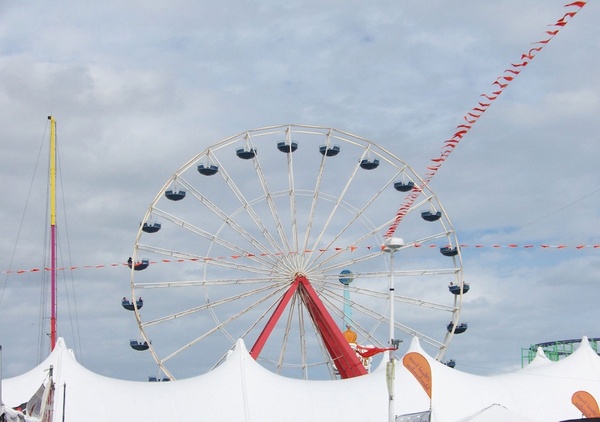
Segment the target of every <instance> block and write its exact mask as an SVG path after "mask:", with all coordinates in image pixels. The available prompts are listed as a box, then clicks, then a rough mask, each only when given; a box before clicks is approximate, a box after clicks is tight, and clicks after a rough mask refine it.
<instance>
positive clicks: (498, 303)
mask: <svg viewBox="0 0 600 422" xmlns="http://www.w3.org/2000/svg"><path fill="white" fill-rule="evenodd" d="M564 4H565V1H563V0H528V1H526V2H523V1H517V0H502V1H497V2H482V1H475V0H466V1H447V0H432V1H428V2H397V1H378V2H364V1H355V0H346V1H337V0H335V1H331V2H317V1H294V0H292V1H287V2H284V4H282V3H281V2H275V1H259V2H243V1H233V2H217V1H205V2H192V1H169V2H160V1H143V2H142V1H128V2H123V1H119V2H117V1H111V0H109V1H104V2H67V1H64V0H58V1H53V2H50V3H49V2H42V1H28V2H20V1H11V0H9V1H3V2H1V3H0V108H1V110H2V113H1V114H0V127H2V130H1V132H0V139H1V144H0V148H1V151H2V153H1V155H0V160H1V161H0V172H1V177H0V183H1V184H2V191H3V195H2V199H1V200H0V201H1V202H0V204H1V207H0V221H1V222H2V237H1V238H0V271H2V274H0V275H1V279H0V288H1V291H0V298H1V302H0V344H1V345H2V347H3V360H2V363H3V375H4V376H5V377H11V376H15V375H19V374H21V373H23V372H25V371H27V370H28V369H30V368H32V367H33V366H34V365H36V364H37V363H38V358H39V357H40V353H38V351H37V345H38V331H39V325H40V321H39V304H40V300H41V299H40V283H41V279H40V274H39V273H31V272H28V273H25V274H14V273H13V274H7V271H8V270H13V271H15V270H21V269H31V268H36V267H42V266H43V265H44V264H43V249H44V245H45V243H46V242H47V241H46V240H45V238H44V226H45V224H46V223H45V215H44V214H45V191H46V187H45V186H44V184H43V183H44V180H45V173H44V172H45V171H46V168H47V164H46V160H47V159H46V158H44V157H45V156H44V154H46V151H45V148H46V147H47V143H45V142H46V139H47V136H48V132H47V125H48V122H47V116H48V115H50V114H52V115H53V116H55V118H56V119H57V121H58V134H59V143H60V146H59V148H60V167H61V172H60V177H61V182H62V188H61V189H62V190H64V195H61V198H64V199H61V201H60V204H59V206H60V207H61V208H63V209H65V210H66V218H65V216H64V215H61V217H60V219H59V225H61V229H62V230H64V229H65V228H68V236H67V233H65V232H64V231H61V239H60V244H61V251H60V253H61V256H62V259H63V260H65V261H66V262H67V263H68V265H75V266H83V265H92V266H94V265H107V264H111V263H121V262H124V261H125V260H126V258H127V257H128V256H130V255H131V250H132V247H133V244H134V241H135V236H136V233H137V225H138V222H139V221H140V220H141V218H142V217H143V215H144V213H145V211H146V208H147V207H148V205H149V204H150V203H151V201H152V199H153V198H154V196H155V195H156V193H157V192H158V191H159V190H160V189H161V187H162V186H163V184H164V183H165V181H166V180H167V179H168V178H169V177H170V175H171V174H172V173H173V172H174V171H175V170H177V169H178V168H179V167H180V166H181V165H182V164H183V163H184V162H186V161H187V160H188V159H190V158H191V157H193V156H194V155H195V154H197V153H198V152H200V151H201V150H203V149H204V148H206V147H208V146H209V145H211V144H214V143H216V142H217V141H219V140H221V139H223V138H226V137H228V136H231V135H234V134H236V133H239V132H242V131H244V130H247V129H253V128H258V127H263V126H268V125H278V124H285V123H298V124H311V125H321V126H328V127H333V128H337V129H341V130H344V131H348V132H350V133H354V134H356V135H359V136H362V137H364V138H367V139H369V140H371V141H373V142H375V143H377V144H379V145H381V146H382V147H384V148H386V149H388V150H390V151H392V152H393V153H395V154H396V155H398V156H399V157H400V158H401V159H403V160H404V161H406V162H408V163H409V164H410V165H411V166H412V168H414V169H415V170H416V171H417V172H419V173H420V174H422V175H425V174H426V173H427V169H426V167H427V166H429V165H431V162H430V159H431V158H434V157H437V156H439V153H440V150H441V148H442V146H443V143H444V141H445V140H447V139H449V138H450V137H451V136H452V135H453V134H454V133H455V132H456V126H457V125H460V124H462V123H464V120H463V116H464V115H465V113H467V112H468V111H469V110H470V109H471V108H473V107H475V106H477V103H478V101H481V100H482V98H483V97H481V96H480V95H481V94H483V93H490V92H492V91H493V90H494V86H492V83H493V82H494V81H495V80H496V78H497V77H498V76H500V75H501V74H502V73H503V72H504V70H505V69H507V68H509V67H510V64H511V63H518V62H519V60H520V58H521V54H522V53H524V52H527V51H529V49H530V48H532V47H533V45H532V43H534V42H536V41H539V40H542V39H545V38H547V35H546V34H545V31H547V30H550V29H555V27H548V26H547V25H548V24H551V23H554V22H556V21H557V20H558V19H559V18H561V17H562V16H563V14H564V13H565V12H566V11H567V10H566V9H565V8H564V7H563V6H564ZM569 10H573V8H571V9H569ZM599 20H600V7H599V5H598V4H597V2H594V1H590V2H589V3H588V4H587V5H586V6H585V7H584V8H583V9H582V10H581V12H580V13H578V14H577V15H576V16H575V18H574V19H572V20H571V21H570V22H569V24H568V25H567V26H565V27H564V28H563V29H561V31H560V33H559V34H558V35H557V36H556V37H554V39H553V40H552V41H551V42H550V43H549V44H548V45H546V46H545V48H544V49H543V50H542V51H541V52H540V53H539V54H538V55H537V56H536V58H535V59H534V60H533V61H532V62H531V63H530V64H529V65H528V66H527V67H526V68H525V69H524V70H523V71H522V72H521V74H520V75H518V77H516V78H515V79H514V81H513V82H512V83H511V85H510V86H509V87H508V88H507V89H506V90H505V91H504V92H503V94H502V95H501V96H500V97H499V98H498V99H497V100H496V101H495V102H494V103H493V105H492V106H490V107H489V108H488V110H487V111H486V112H485V114H484V115H483V116H482V117H481V118H480V119H479V120H478V121H477V123H476V124H475V125H474V127H473V129H472V130H471V131H470V132H469V133H468V135H467V136H466V137H465V138H464V140H462V141H461V143H460V144H459V146H458V147H457V148H456V149H455V150H454V152H453V153H452V154H451V156H450V157H449V158H448V159H447V160H446V161H445V162H444V164H443V165H442V167H441V168H440V170H439V171H438V172H437V174H436V175H435V177H434V178H433V179H432V181H431V183H430V187H431V189H433V190H434V192H435V193H436V194H437V196H438V198H439V199H440V201H441V202H442V204H443V205H444V208H445V209H446V211H447V213H448V215H449V217H450V219H451V220H452V222H453V224H454V227H455V229H456V232H457V235H458V238H459V241H460V243H462V244H464V245H465V246H464V247H463V249H462V254H463V263H464V273H465V279H466V280H467V281H468V282H470V283H471V291H470V292H469V293H468V295H466V296H465V303H464V306H463V320H464V321H467V322H468V323H469V326H470V328H469V330H468V331H467V332H466V333H465V334H462V335H460V336H457V337H455V339H454V341H453V343H452V345H451V347H450V350H449V352H448V354H447V357H448V358H454V359H456V361H457V369H460V370H463V371H467V372H473V373H478V374H498V373H503V372H505V371H510V370H514V369H517V368H520V366H521V348H522V347H527V346H529V345H530V344H532V343H539V342H545V341H550V340H564V339H573V338H580V337H581V336H588V337H600V329H599V328H598V323H597V321H598V311H597V309H598V307H597V304H598V303H599V302H600V289H598V285H597V283H598V274H599V273H600V259H599V255H598V254H599V253H600V248H593V247H591V245H598V244H600V238H599V236H598V227H600V214H599V209H600V187H599V185H598V181H597V180H598V173H599V172H598V169H597V163H598V162H599V161H600V152H599V151H598V148H597V146H598V139H597V138H598V133H599V132H600V119H599V118H598V112H599V110H600V107H599V105H600V82H599V79H598V75H599V74H600V55H599V54H598V53H599V51H600V49H599V47H600V45H599V44H600V34H599V29H598V25H597V23H598V21H599ZM40 154H41V156H40ZM36 163H38V164H37V167H36ZM36 168H37V170H36ZM32 182H33V183H32ZM28 198H29V199H28ZM26 204H27V206H26ZM399 205H400V204H390V209H389V213H390V215H393V214H394V213H395V212H396V210H397V208H398V206H399ZM61 213H62V211H61ZM400 230H401V229H400ZM67 240H68V242H67ZM510 244H514V245H518V247H513V248H509V247H506V245H510ZM475 245H480V246H481V247H477V248H476V247H475ZM494 245H501V246H502V247H494ZM525 245H531V246H532V247H527V248H526V247H524V246H525ZM542 245H551V246H557V245H564V246H565V247H564V248H556V247H549V248H544V247H542ZM580 245H586V247H582V248H577V246H580ZM128 289H129V273H128V271H127V269H126V268H123V267H110V266H109V267H106V268H101V269H77V270H74V271H71V272H69V274H66V279H65V280H64V281H62V279H61V282H60V286H59V296H60V301H61V305H60V306H61V307H60V318H61V319H60V323H59V334H60V335H61V336H63V337H65V339H66V341H67V344H68V346H69V347H72V348H73V349H75V353H76V355H77V357H78V359H79V360H80V362H82V363H83V364H84V366H86V367H87V368H89V369H90V370H92V371H94V372H97V373H100V374H103V375H107V376H112V377H118V378H125V379H132V380H144V379H145V378H146V376H147V375H148V374H151V373H153V372H154V364H153V361H152V360H151V357H150V356H149V355H148V354H143V353H137V352H134V351H133V350H131V349H130V348H129V344H128V341H129V339H130V338H135V337H136V336H137V334H136V333H137V328H136V325H135V321H134V318H133V316H132V314H130V313H127V312H126V311H124V310H123V309H122V308H121V307H120V299H121V297H123V296H124V295H127V294H128ZM399 318H401V316H399ZM71 321H73V322H71ZM41 323H42V324H47V321H43V322H41ZM46 353H47V350H43V351H41V355H42V357H43V356H45V354H46Z"/></svg>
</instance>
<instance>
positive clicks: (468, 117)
mask: <svg viewBox="0 0 600 422" xmlns="http://www.w3.org/2000/svg"><path fill="white" fill-rule="evenodd" d="M586 3H587V1H575V2H572V3H568V4H566V5H565V6H564V7H573V8H575V10H572V11H568V12H567V13H565V14H564V15H563V16H562V17H561V18H560V19H558V20H557V21H556V22H555V23H553V24H550V25H548V26H551V27H553V29H551V30H548V31H546V32H545V34H546V35H548V36H549V37H548V38H545V39H542V40H539V41H536V42H534V43H533V45H537V47H533V48H531V49H529V51H528V52H527V53H523V54H522V55H521V62H520V63H516V64H513V63H511V68H509V69H506V70H505V71H504V72H503V74H502V75H500V76H499V77H497V78H496V80H495V81H494V82H493V83H492V86H494V87H498V88H499V89H498V90H496V91H492V92H491V94H488V93H483V94H481V95H480V96H481V97H484V98H485V99H487V100H488V101H489V102H487V103H482V102H481V101H480V102H478V107H473V108H472V109H471V110H469V111H468V112H467V113H466V114H465V115H464V116H463V119H464V120H465V121H466V122H467V123H468V124H464V123H463V124H460V125H458V126H457V127H456V128H457V129H459V130H458V131H457V132H455V133H454V135H452V137H451V138H450V139H448V140H446V141H445V142H444V146H443V148H442V153H441V155H440V157H439V158H434V159H432V160H431V161H434V162H436V163H438V164H437V165H436V166H428V167H427V170H430V172H428V173H427V174H426V175H425V178H424V179H423V186H421V187H420V188H417V186H415V188H414V189H413V193H411V194H409V195H407V196H406V197H405V198H404V202H405V204H407V205H408V206H402V207H401V208H400V209H399V210H398V211H397V212H396V216H395V217H394V220H393V222H392V224H391V225H390V227H389V228H388V230H387V231H386V233H385V235H384V237H385V238H390V237H392V236H393V235H394V233H395V232H396V229H397V228H398V225H399V224H400V222H401V221H402V219H403V218H404V216H405V215H406V212H407V210H408V209H409V208H410V207H411V206H412V204H413V203H414V202H415V201H416V199H417V198H418V196H419V194H418V192H420V191H421V190H422V189H423V187H425V186H426V185H428V184H429V182H430V181H431V179H432V178H433V177H434V176H435V175H436V173H437V172H438V170H439V169H440V167H441V163H442V162H443V161H444V160H445V159H446V158H447V157H448V155H450V153H451V152H452V151H454V149H455V148H456V146H457V145H458V143H459V142H460V141H461V140H462V139H464V137H465V136H466V135H467V134H468V132H469V131H470V130H471V128H472V127H473V125H474V124H475V123H477V121H478V120H479V118H480V117H481V116H482V115H483V113H485V111H486V110H487V109H488V107H490V106H491V105H492V103H493V102H494V101H495V100H496V99H497V98H498V97H499V96H500V94H502V93H503V92H504V90H505V89H506V88H507V87H508V86H509V84H510V83H511V82H512V81H513V80H514V79H515V78H516V77H517V76H518V75H519V74H520V72H521V70H522V69H520V68H523V67H525V66H527V65H528V64H529V62H531V60H533V59H534V57H535V56H536V55H537V53H539V52H540V51H542V49H543V48H544V47H545V46H546V45H548V43H549V42H550V41H551V40H552V39H553V38H554V37H555V36H556V35H557V34H558V32H559V31H560V29H561V28H563V27H564V26H565V25H566V24H567V22H569V21H570V20H571V19H572V18H573V17H574V16H575V15H576V14H577V12H579V11H580V10H581V8H582V7H583V6H585V5H586Z"/></svg>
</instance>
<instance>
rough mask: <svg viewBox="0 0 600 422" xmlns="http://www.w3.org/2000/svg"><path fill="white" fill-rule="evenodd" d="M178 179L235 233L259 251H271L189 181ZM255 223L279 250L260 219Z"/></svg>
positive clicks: (274, 247)
mask: <svg viewBox="0 0 600 422" xmlns="http://www.w3.org/2000/svg"><path fill="white" fill-rule="evenodd" d="M178 180H179V182H180V183H181V184H182V185H183V186H184V187H185V188H186V189H188V190H189V191H190V192H191V193H192V195H194V196H195V197H196V199H197V200H198V201H200V202H201V203H202V204H203V205H204V206H206V207H207V208H208V209H209V210H210V211H211V212H212V213H213V214H215V215H216V216H217V217H219V218H220V219H221V221H223V223H224V224H226V225H228V226H229V227H231V228H232V229H233V230H234V231H235V232H236V233H238V234H240V235H241V236H243V237H244V238H245V239H246V240H247V241H248V242H250V243H251V244H252V245H253V246H256V247H257V248H259V250H260V251H261V252H263V253H269V252H272V251H271V250H269V249H268V248H267V247H266V246H264V245H262V244H261V243H260V242H258V241H257V240H256V238H255V237H253V236H252V235H251V234H249V233H248V231H247V230H245V229H244V228H243V227H241V226H240V225H239V224H237V223H236V222H235V220H233V219H231V218H230V216H228V215H227V213H226V212H224V211H223V210H221V208H219V207H218V206H217V205H215V204H214V203H213V202H212V201H210V200H209V199H208V198H206V197H205V196H204V195H202V194H201V193H200V192H199V191H198V190H197V189H196V188H195V187H194V186H192V185H191V184H190V183H188V182H187V181H185V180H184V179H178ZM255 222H256V221H255ZM257 223H258V224H260V226H261V228H262V234H263V236H264V237H265V238H266V240H267V241H268V242H269V243H270V244H271V247H272V248H273V249H274V250H277V251H280V252H281V250H280V247H279V245H278V244H277V242H276V241H275V239H273V237H272V236H271V235H270V232H269V231H268V230H267V229H266V228H265V227H264V226H263V225H262V223H260V221H258V222H257Z"/></svg>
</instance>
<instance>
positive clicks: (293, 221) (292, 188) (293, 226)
mask: <svg viewBox="0 0 600 422" xmlns="http://www.w3.org/2000/svg"><path fill="white" fill-rule="evenodd" d="M286 140H287V142H288V145H290V149H291V145H292V142H293V140H292V135H291V130H290V129H288V130H287V131H286ZM286 155H287V163H288V187H289V190H290V217H291V222H290V223H291V231H292V245H293V246H292V248H293V249H291V250H294V251H298V250H299V244H298V217H297V215H296V212H297V211H296V184H295V180H294V176H295V172H294V159H293V154H292V153H291V151H290V152H289V153H287V154H286ZM284 233H285V232H284ZM288 248H289V246H288Z"/></svg>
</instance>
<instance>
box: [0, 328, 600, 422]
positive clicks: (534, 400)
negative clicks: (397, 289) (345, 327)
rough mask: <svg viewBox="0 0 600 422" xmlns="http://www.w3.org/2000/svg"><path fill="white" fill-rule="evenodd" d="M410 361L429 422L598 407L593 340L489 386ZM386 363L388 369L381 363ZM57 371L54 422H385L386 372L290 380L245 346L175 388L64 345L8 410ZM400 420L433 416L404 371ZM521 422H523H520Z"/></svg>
mask: <svg viewBox="0 0 600 422" xmlns="http://www.w3.org/2000/svg"><path fill="white" fill-rule="evenodd" d="M409 351H412V352H417V353H420V354H422V355H424V356H425V357H426V358H427V360H428V361H429V364H430V366H431V372H432V397H433V400H432V402H431V408H432V417H431V420H432V421H443V422H454V421H477V420H486V421H495V420H511V421H548V420H553V421H559V420H564V419H573V418H579V417H581V412H580V411H579V410H577V408H576V407H575V406H574V405H573V404H572V403H571V396H572V395H573V393H575V392H576V391H579V390H585V391H588V392H589V393H590V394H592V396H594V397H600V357H599V356H598V355H597V354H596V353H595V352H594V350H592V348H591V347H590V345H589V343H588V341H587V339H586V338H583V340H582V342H581V345H580V347H579V348H578V349H577V350H576V351H575V352H574V353H573V354H572V355H570V356H569V357H567V358H564V359H563V360H561V361H559V362H551V361H550V360H548V359H547V358H546V357H545V356H543V353H538V356H537V357H536V359H535V360H534V361H533V362H532V363H531V364H530V365H529V366H528V367H526V368H524V369H522V370H520V371H516V372H514V373H510V374H505V375H501V376H493V377H482V376H477V375H472V374H468V373H464V372H461V371H459V370H457V369H452V368H449V367H448V366H446V365H444V364H441V363H439V362H437V361H435V360H434V359H433V358H431V357H429V356H427V355H426V354H425V352H424V351H423V350H422V349H421V347H420V345H419V343H418V341H417V340H416V339H415V340H413V342H412V344H411V347H410V349H409ZM384 361H385V360H384ZM50 365H52V366H53V373H54V381H55V383H56V384H55V385H56V394H55V413H54V414H55V416H54V420H57V421H60V420H62V406H63V398H64V397H65V394H64V391H65V386H66V403H65V409H66V410H65V420H66V421H82V420H85V421H91V422H93V421H106V420H111V421H131V420H210V421H261V422H268V421H281V420H286V421H306V420H344V421H361V422H365V421H383V420H387V417H388V394H387V386H386V374H385V365H381V366H380V367H379V368H376V369H375V370H374V371H372V372H371V373H370V374H368V375H365V376H362V377H358V378H353V379H347V380H337V381H305V380H296V379H290V378H284V377H281V376H278V375H276V374H273V373H271V372H269V371H268V370H266V369H264V368H263V367H261V366H260V365H259V364H258V363H257V362H255V361H254V360H253V359H252V358H251V357H250V355H249V354H248V351H247V350H246V347H245V345H244V343H243V342H242V341H241V340H240V341H238V343H237V344H236V347H235V350H234V351H233V352H232V353H231V354H230V356H229V357H228V359H227V360H226V361H225V362H224V363H223V364H221V365H220V366H219V367H217V368H216V369H214V370H213V371H211V372H209V373H207V374H204V375H201V376H197V377H194V378H189V379H184V380H178V381H173V382H134V381H123V380H117V379H112V378H107V377H104V376H101V375H98V374H95V373H93V372H91V371H89V370H87V369H86V368H84V367H83V366H81V365H80V364H79V363H78V362H77V361H76V360H75V359H74V357H73V355H72V353H71V352H70V351H69V350H68V349H67V347H66V345H65V343H64V340H62V339H59V341H58V343H57V347H56V348H55V350H54V351H53V352H52V353H51V354H50V356H49V357H48V358H47V359H46V360H45V361H44V362H43V363H42V364H41V365H39V366H37V367H36V368H34V369H33V370H31V371H29V372H27V373H25V374H23V375H21V376H18V377H14V378H10V379H6V380H3V383H2V394H3V397H2V399H3V402H4V403H5V405H7V406H10V407H12V406H17V405H19V404H21V403H23V402H24V401H27V400H28V399H29V397H31V396H32V395H33V393H34V392H35V391H36V390H37V389H38V388H39V386H40V385H41V384H42V383H43V382H44V380H45V379H46V375H47V371H48V368H49V367H50ZM395 391H396V399H395V409H396V412H395V413H396V414H397V415H401V414H408V413H415V412H420V411H424V410H428V409H429V408H430V401H429V397H428V396H427V395H426V394H425V392H424V391H423V389H422V388H421V386H420V385H419V383H418V382H417V381H416V380H415V378H414V377H413V376H412V375H411V374H410V373H409V372H408V371H407V370H406V369H405V368H404V367H403V366H402V363H401V360H400V361H399V362H398V364H397V369H396V383H395ZM519 418H520V419H519Z"/></svg>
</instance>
